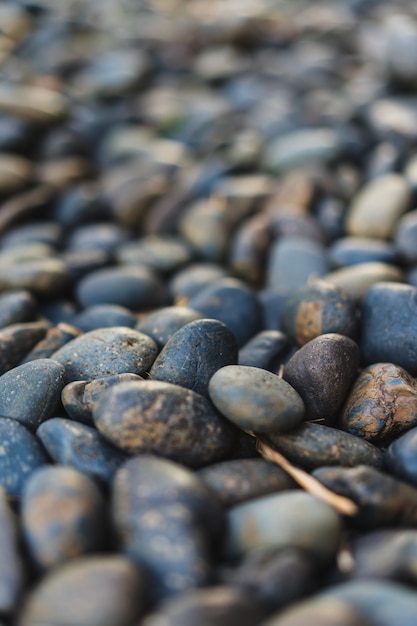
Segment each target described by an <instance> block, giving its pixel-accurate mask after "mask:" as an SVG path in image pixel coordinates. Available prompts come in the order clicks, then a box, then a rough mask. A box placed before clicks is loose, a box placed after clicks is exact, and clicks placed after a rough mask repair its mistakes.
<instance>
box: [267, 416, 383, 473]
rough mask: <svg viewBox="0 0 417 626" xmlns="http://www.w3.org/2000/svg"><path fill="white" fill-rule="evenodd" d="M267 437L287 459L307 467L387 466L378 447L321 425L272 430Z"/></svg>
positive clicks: (310, 468)
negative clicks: (285, 430) (285, 431)
mask: <svg viewBox="0 0 417 626" xmlns="http://www.w3.org/2000/svg"><path fill="white" fill-rule="evenodd" d="M267 440H268V443H269V445H271V446H272V447H273V448H274V449H275V450H277V451H278V452H280V453H281V454H283V455H284V456H285V458H287V459H288V460H289V461H291V462H292V463H295V464H296V465H301V466H302V467H304V468H305V469H307V470H312V469H316V468H317V467H322V466H323V465H342V466H344V467H355V466H356V465H372V466H373V467H383V465H384V454H383V452H382V451H381V450H380V449H379V448H376V447H375V446H373V445H372V444H371V443H369V442H367V441H364V440H363V439H360V438H359V437H355V436H353V435H350V434H349V433H346V432H343V431H342V430H338V429H337V428H331V427H330V426H324V425H322V424H314V423H310V422H305V423H304V424H301V425H300V426H297V428H294V430H292V431H290V432H289V433H279V434H272V433H270V434H269V435H268V438H267Z"/></svg>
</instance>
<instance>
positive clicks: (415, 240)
mask: <svg viewBox="0 0 417 626" xmlns="http://www.w3.org/2000/svg"><path fill="white" fill-rule="evenodd" d="M394 243H395V247H396V249H397V250H398V254H399V255H400V257H401V259H402V260H403V261H404V262H405V263H406V264H407V265H414V264H416V263H417V211H410V212H409V213H406V214H405V215H404V216H403V217H402V218H401V219H400V220H399V222H398V225H397V230H396V232H395V239H394Z"/></svg>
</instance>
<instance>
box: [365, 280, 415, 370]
mask: <svg viewBox="0 0 417 626" xmlns="http://www.w3.org/2000/svg"><path fill="white" fill-rule="evenodd" d="M416 300H417V288H416V287H413V286H411V285H403V284H398V283H392V284H391V283H383V282H382V283H378V284H375V285H374V286H373V287H372V288H370V289H369V291H368V293H367V294H366V296H365V298H364V299H363V303H362V337H361V342H360V347H361V354H362V359H363V362H364V363H365V364H366V365H370V364H371V363H378V362H383V361H387V362H391V363H395V364H396V365H399V366H401V367H403V368H404V369H406V370H407V371H408V372H409V373H410V374H411V375H412V376H414V375H415V374H417V364H416V361H415V358H414V354H415V350H416V344H415V342H414V340H413V339H414V328H415V327H416V324H417V323H416V320H415V316H414V310H415V303H416ZM381 306H383V309H381Z"/></svg>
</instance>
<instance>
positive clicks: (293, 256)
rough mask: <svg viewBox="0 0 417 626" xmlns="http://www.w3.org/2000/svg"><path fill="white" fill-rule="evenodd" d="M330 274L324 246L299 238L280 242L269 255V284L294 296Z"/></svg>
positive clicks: (272, 247)
mask: <svg viewBox="0 0 417 626" xmlns="http://www.w3.org/2000/svg"><path fill="white" fill-rule="evenodd" d="M328 271H329V266H328V263H327V258H326V252H325V248H324V246H323V244H321V243H318V242H316V241H313V240H311V239H309V238H307V237H300V236H296V235H293V236H289V237H285V238H282V239H280V238H278V239H277V240H276V241H275V242H274V243H273V244H272V245H271V248H270V251H269V260H268V267H267V276H266V284H267V287H268V288H274V289H280V290H282V291H285V292H286V293H293V292H294V291H297V289H299V288H300V287H303V286H304V285H305V284H306V283H307V282H308V281H309V280H312V279H317V278H320V277H321V276H323V275H324V274H326V273H327V272H328Z"/></svg>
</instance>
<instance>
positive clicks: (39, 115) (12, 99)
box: [0, 83, 68, 124]
mask: <svg viewBox="0 0 417 626" xmlns="http://www.w3.org/2000/svg"><path fill="white" fill-rule="evenodd" d="M0 111H1V112H2V113H11V114H12V115H16V116H17V117H21V118H23V119H25V120H29V121H31V122H35V123H38V124H53V123H54V122H57V121H59V120H61V119H62V118H63V117H65V116H66V114H67V111H68V103H67V100H66V98H65V97H64V96H63V95H62V94H60V93H59V92H58V91H53V90H52V89H46V88H44V87H36V86H23V85H10V84H9V85H8V84H5V83H3V84H2V86H1V88H0Z"/></svg>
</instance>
